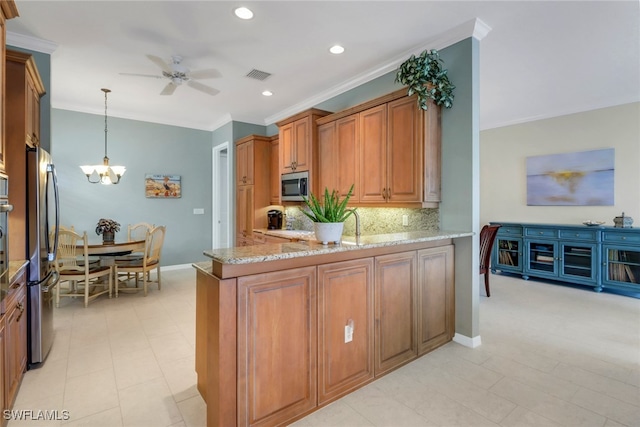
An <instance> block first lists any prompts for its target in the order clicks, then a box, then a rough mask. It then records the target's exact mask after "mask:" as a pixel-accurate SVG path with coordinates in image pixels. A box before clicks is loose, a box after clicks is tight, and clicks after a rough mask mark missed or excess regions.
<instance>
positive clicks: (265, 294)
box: [237, 267, 318, 426]
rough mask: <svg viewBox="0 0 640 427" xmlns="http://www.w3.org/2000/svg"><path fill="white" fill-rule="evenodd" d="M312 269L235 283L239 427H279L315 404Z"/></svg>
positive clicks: (313, 286) (314, 325) (314, 288)
mask: <svg viewBox="0 0 640 427" xmlns="http://www.w3.org/2000/svg"><path fill="white" fill-rule="evenodd" d="M316 313H317V308H316V268H315V267H305V268H298V269H293V270H284V271H278V272H273V273H266V274H257V275H253V276H245V277H241V278H238V332H237V334H238V335H237V339H238V344H237V355H238V366H237V375H238V378H240V379H242V381H238V394H237V396H238V402H237V405H238V407H237V410H238V418H237V425H241V426H245V425H246V426H273V425H283V424H284V423H285V422H286V421H287V420H290V419H292V418H294V417H296V416H298V415H299V414H302V413H304V412H306V411H308V410H311V409H312V408H314V407H315V406H316V405H317V378H316V363H317V340H318V338H317V335H316V332H315V331H316V322H317V317H316Z"/></svg>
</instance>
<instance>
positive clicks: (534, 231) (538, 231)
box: [524, 228, 558, 237]
mask: <svg viewBox="0 0 640 427" xmlns="http://www.w3.org/2000/svg"><path fill="white" fill-rule="evenodd" d="M524 234H525V236H529V237H558V229H557V228H556V229H554V228H526V229H525V231H524Z"/></svg>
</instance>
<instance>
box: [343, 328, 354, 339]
mask: <svg viewBox="0 0 640 427" xmlns="http://www.w3.org/2000/svg"><path fill="white" fill-rule="evenodd" d="M351 341H353V327H351V326H349V325H346V326H345V327H344V342H345V343H348V342H351Z"/></svg>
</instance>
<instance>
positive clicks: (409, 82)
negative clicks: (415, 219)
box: [395, 49, 456, 110]
mask: <svg viewBox="0 0 640 427" xmlns="http://www.w3.org/2000/svg"><path fill="white" fill-rule="evenodd" d="M443 64H444V61H442V59H440V54H439V53H438V51H437V50H435V49H431V50H428V49H427V50H425V51H424V52H422V53H421V54H420V55H418V56H415V55H411V56H410V57H409V59H407V60H406V61H405V62H403V63H402V64H400V67H399V68H398V71H397V73H396V80H395V81H396V83H400V84H403V85H406V86H409V89H408V91H407V95H409V96H411V95H413V94H414V93H415V94H416V95H418V105H419V106H420V108H422V109H423V110H426V109H427V104H428V102H429V99H432V100H433V101H434V102H435V103H436V105H444V107H445V108H451V107H452V106H453V90H454V89H455V88H456V87H455V86H454V85H453V84H451V82H450V81H449V76H447V70H446V68H444V69H443V68H442V65H443Z"/></svg>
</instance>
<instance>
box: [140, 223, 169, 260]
mask: <svg viewBox="0 0 640 427" xmlns="http://www.w3.org/2000/svg"><path fill="white" fill-rule="evenodd" d="M165 232H166V227H165V226H164V225H160V226H158V227H153V228H152V229H151V230H150V231H147V235H146V239H145V251H144V253H145V260H144V261H145V264H146V265H150V264H154V263H159V262H160V258H161V257H162V245H163V244H164V235H165Z"/></svg>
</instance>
